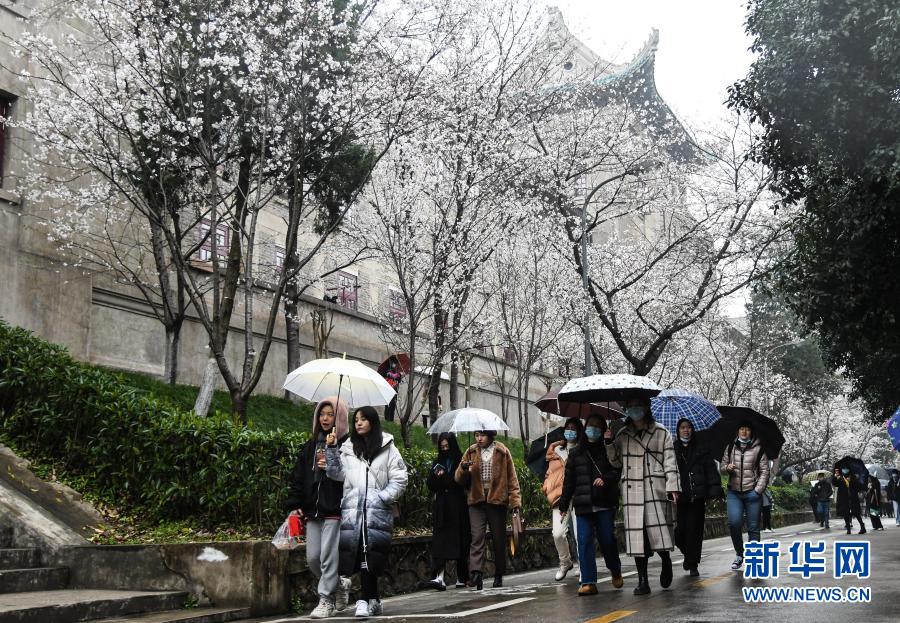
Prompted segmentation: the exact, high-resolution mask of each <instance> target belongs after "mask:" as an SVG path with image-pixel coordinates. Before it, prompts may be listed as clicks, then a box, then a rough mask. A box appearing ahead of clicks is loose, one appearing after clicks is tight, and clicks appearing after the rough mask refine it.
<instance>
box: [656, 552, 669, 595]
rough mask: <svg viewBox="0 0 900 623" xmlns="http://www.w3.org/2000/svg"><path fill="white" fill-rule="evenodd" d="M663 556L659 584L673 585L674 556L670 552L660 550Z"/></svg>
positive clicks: (666, 586) (667, 586) (665, 586)
mask: <svg viewBox="0 0 900 623" xmlns="http://www.w3.org/2000/svg"><path fill="white" fill-rule="evenodd" d="M659 557H660V558H662V571H660V572H659V585H660V586H662V587H663V588H669V586H671V585H672V557H671V556H669V552H659Z"/></svg>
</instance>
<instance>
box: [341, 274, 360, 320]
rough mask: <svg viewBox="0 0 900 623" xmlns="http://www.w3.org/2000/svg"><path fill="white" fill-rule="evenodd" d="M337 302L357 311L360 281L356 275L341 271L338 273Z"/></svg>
mask: <svg viewBox="0 0 900 623" xmlns="http://www.w3.org/2000/svg"><path fill="white" fill-rule="evenodd" d="M337 287H338V294H337V304H338V305H340V306H341V307H343V308H345V309H352V310H353V311H357V309H358V307H357V295H358V294H359V283H358V281H357V277H356V275H351V274H350V273H345V272H344V271H340V272H338V274H337Z"/></svg>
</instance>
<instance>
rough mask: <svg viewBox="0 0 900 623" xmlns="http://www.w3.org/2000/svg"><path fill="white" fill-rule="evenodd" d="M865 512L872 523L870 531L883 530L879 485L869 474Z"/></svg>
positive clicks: (876, 479)
mask: <svg viewBox="0 0 900 623" xmlns="http://www.w3.org/2000/svg"><path fill="white" fill-rule="evenodd" d="M866 511H867V512H868V514H869V521H871V522H872V530H884V526H883V525H882V524H881V483H880V482H878V478H876V477H875V476H873V475H872V474H869V482H868V485H867V487H866Z"/></svg>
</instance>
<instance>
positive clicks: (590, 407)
mask: <svg viewBox="0 0 900 623" xmlns="http://www.w3.org/2000/svg"><path fill="white" fill-rule="evenodd" d="M534 406H535V407H537V408H538V409H539V410H541V411H542V412H544V413H553V414H554V415H560V416H562V417H577V418H581V419H582V420H586V419H587V418H588V417H590V416H591V415H599V416H600V417H602V418H604V419H607V420H615V419H617V418H620V417H624V415H625V414H624V413H622V407H621V405H619V403H617V402H608V403H606V404H603V405H596V404H591V403H589V402H585V403H578V402H566V401H565V400H559V391H558V390H555V389H551V390H550V391H549V392H547V393H546V394H544V395H543V396H541V397H540V398H538V399H537V400H535V401H534Z"/></svg>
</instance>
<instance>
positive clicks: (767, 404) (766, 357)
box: [763, 340, 803, 417]
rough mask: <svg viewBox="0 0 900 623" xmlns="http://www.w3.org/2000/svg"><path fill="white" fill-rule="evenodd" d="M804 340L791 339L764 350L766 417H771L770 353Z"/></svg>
mask: <svg viewBox="0 0 900 623" xmlns="http://www.w3.org/2000/svg"><path fill="white" fill-rule="evenodd" d="M802 343H803V340H791V341H790V342H783V343H781V344H776V345H775V346H771V347H769V348H767V349H766V350H764V351H763V386H764V387H765V398H766V417H769V365H768V364H769V355H770V354H771V353H772V352H773V351H775V350H778V349H779V348H782V347H784V346H796V345H797V344H802Z"/></svg>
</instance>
